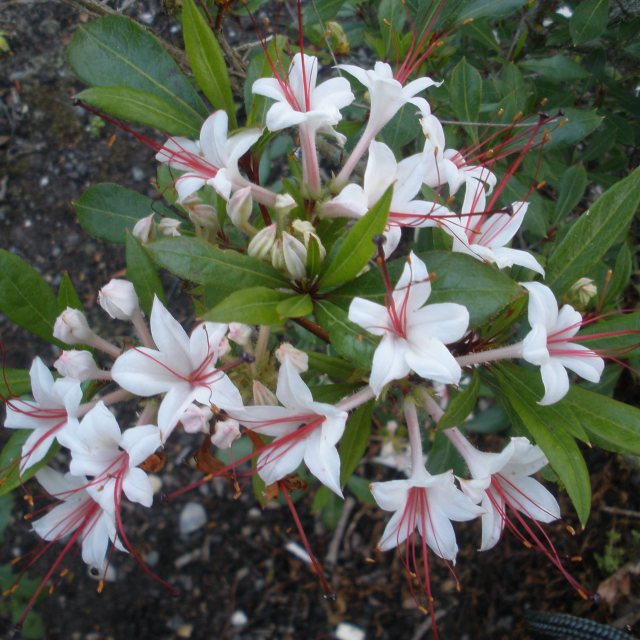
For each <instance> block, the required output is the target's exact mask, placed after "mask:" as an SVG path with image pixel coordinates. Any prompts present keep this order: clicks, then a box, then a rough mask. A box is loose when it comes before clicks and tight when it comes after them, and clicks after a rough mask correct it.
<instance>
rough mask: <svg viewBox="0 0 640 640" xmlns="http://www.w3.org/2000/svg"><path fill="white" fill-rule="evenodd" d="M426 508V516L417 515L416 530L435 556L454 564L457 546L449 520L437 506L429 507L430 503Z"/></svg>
mask: <svg viewBox="0 0 640 640" xmlns="http://www.w3.org/2000/svg"><path fill="white" fill-rule="evenodd" d="M427 501H429V497H427ZM428 508H429V512H428V514H418V517H417V523H416V524H417V525H418V530H419V531H420V534H421V535H422V537H423V538H424V539H425V540H426V542H427V545H428V546H429V547H430V548H431V550H432V551H433V552H434V553H435V554H436V555H437V556H439V557H440V558H443V559H444V560H450V561H451V562H455V559H456V555H457V554H458V544H457V543H456V534H455V532H454V530H453V525H452V524H451V520H449V518H447V516H446V515H445V513H444V512H443V511H442V510H441V509H440V508H439V507H438V506H434V505H431V503H430V501H429V507H428Z"/></svg>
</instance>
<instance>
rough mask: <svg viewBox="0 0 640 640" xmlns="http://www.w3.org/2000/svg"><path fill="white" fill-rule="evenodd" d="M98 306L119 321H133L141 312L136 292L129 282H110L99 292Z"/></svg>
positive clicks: (116, 280) (115, 280)
mask: <svg viewBox="0 0 640 640" xmlns="http://www.w3.org/2000/svg"><path fill="white" fill-rule="evenodd" d="M98 304H99V305H100V306H101V307H102V308H103V309H104V310H105V311H106V312H107V313H108V314H109V315H110V316H111V317H112V318H115V319H117V320H131V318H133V316H134V315H135V314H136V313H138V312H139V311H140V303H139V302H138V296H137V294H136V290H135V288H134V286H133V284H132V283H131V282H129V281H128V280H118V279H116V278H114V279H113V280H110V281H109V283H108V284H106V285H105V286H104V287H102V289H100V291H99V292H98Z"/></svg>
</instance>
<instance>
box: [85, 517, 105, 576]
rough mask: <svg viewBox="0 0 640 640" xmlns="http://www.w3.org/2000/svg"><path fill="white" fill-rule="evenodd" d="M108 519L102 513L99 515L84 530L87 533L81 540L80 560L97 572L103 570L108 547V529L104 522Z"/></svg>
mask: <svg viewBox="0 0 640 640" xmlns="http://www.w3.org/2000/svg"><path fill="white" fill-rule="evenodd" d="M109 517H110V516H109V514H107V513H105V512H104V511H103V512H102V513H100V514H99V515H98V516H97V517H96V519H95V521H94V522H93V523H92V524H91V525H90V526H88V527H87V528H86V529H85V530H86V531H87V532H86V534H84V537H83V539H82V560H83V561H84V562H85V563H86V564H88V565H89V566H90V567H96V568H97V569H98V570H99V571H102V570H103V569H104V566H105V560H106V555H107V547H108V545H109V527H108V526H107V521H106V519H107V518H109Z"/></svg>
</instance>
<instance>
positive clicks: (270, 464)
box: [227, 358, 347, 496]
mask: <svg viewBox="0 0 640 640" xmlns="http://www.w3.org/2000/svg"><path fill="white" fill-rule="evenodd" d="M276 397H277V399H278V400H279V401H280V402H281V403H282V405H283V406H281V407H280V406H271V405H260V406H252V407H244V408H243V409H233V410H229V411H227V413H228V414H229V415H230V416H231V417H232V418H234V419H235V420H237V421H238V422H239V423H240V424H242V425H244V426H245V427H246V428H247V429H251V430H252V431H255V432H256V433H258V434H261V435H265V436H272V437H275V439H274V440H273V441H272V442H271V443H269V444H267V445H265V448H264V450H263V452H262V453H261V454H260V457H259V458H258V465H257V468H258V473H259V475H260V477H261V478H262V479H263V480H264V481H265V482H266V483H267V484H273V483H274V482H277V481H278V480H280V479H282V478H284V477H285V476H286V475H287V474H289V473H293V472H294V471H295V470H296V469H297V468H298V466H299V465H300V463H301V462H302V461H303V460H304V463H305V464H306V465H307V468H308V469H309V471H310V472H311V473H312V474H313V475H314V476H315V477H316V478H318V480H320V482H322V483H323V484H324V485H326V486H327V487H328V488H329V489H331V490H332V491H333V492H335V493H336V494H338V495H339V496H342V490H341V489H340V457H339V456H338V452H337V450H336V443H337V442H338V440H340V438H341V437H342V434H343V432H344V427H345V422H346V420H347V413H346V412H345V411H341V410H340V409H337V408H336V407H334V406H333V405H330V404H325V403H323V402H315V401H314V400H313V396H312V395H311V391H309V387H307V385H306V384H305V383H304V381H303V380H302V378H301V377H300V374H299V373H298V371H297V370H296V368H295V365H294V364H293V362H291V360H290V359H289V358H285V359H284V361H283V363H282V365H281V366H280V371H279V373H278V386H277V389H276Z"/></svg>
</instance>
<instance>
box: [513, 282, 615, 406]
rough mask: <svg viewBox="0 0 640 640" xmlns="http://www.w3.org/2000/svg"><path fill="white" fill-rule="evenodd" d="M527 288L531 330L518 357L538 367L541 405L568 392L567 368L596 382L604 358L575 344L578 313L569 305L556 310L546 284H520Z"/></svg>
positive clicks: (602, 366)
mask: <svg viewBox="0 0 640 640" xmlns="http://www.w3.org/2000/svg"><path fill="white" fill-rule="evenodd" d="M521 284H522V286H523V287H525V288H526V289H527V290H528V291H529V309H528V313H529V324H530V325H531V331H530V332H529V333H528V334H527V336H526V337H525V339H524V341H523V343H522V357H523V358H524V359H525V360H526V361H527V362H530V363H531V364H535V365H537V366H539V367H540V373H541V375H542V382H543V384H544V391H545V393H544V397H543V398H542V400H541V401H540V404H542V405H548V404H553V403H554V402H558V400H560V399H562V398H563V397H564V396H565V395H566V394H567V392H568V391H569V375H568V374H567V369H570V370H571V371H573V372H574V373H577V374H578V375H579V376H580V377H582V378H584V379H585V380H588V381H589V382H598V381H599V380H600V376H601V375H602V371H603V370H604V360H603V359H602V358H601V357H600V356H599V355H598V354H597V353H596V352H595V351H592V350H591V349H589V348H587V347H585V346H583V345H581V344H576V342H575V340H576V333H578V330H579V329H580V327H581V326H582V316H581V315H580V314H579V313H578V312H577V311H576V310H575V309H574V308H573V307H572V306H570V305H568V304H565V305H564V306H563V307H562V308H561V309H560V310H559V311H558V304H557V302H556V298H555V296H554V295H553V292H552V291H551V289H549V287H547V286H546V285H544V284H541V283H540V282H523V283H521Z"/></svg>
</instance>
